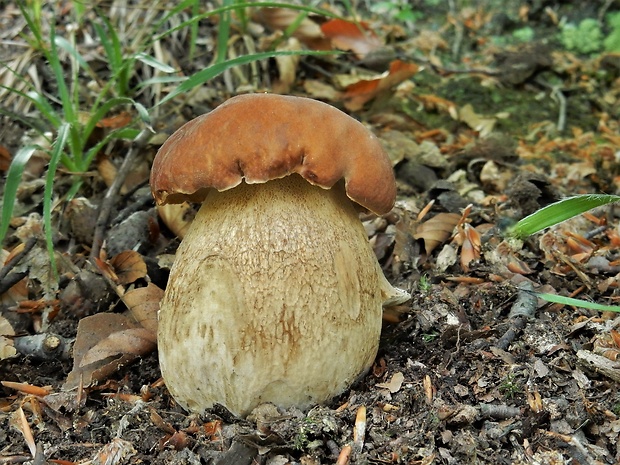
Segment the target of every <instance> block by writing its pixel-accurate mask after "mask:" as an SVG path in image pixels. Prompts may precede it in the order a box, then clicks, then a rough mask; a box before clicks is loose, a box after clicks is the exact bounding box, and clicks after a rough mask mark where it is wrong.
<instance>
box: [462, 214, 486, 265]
mask: <svg viewBox="0 0 620 465" xmlns="http://www.w3.org/2000/svg"><path fill="white" fill-rule="evenodd" d="M459 235H460V236H461V238H462V243H461V267H462V268H463V271H465V272H468V271H469V264H470V263H471V262H473V261H476V260H479V259H480V248H481V247H482V241H481V239H480V234H479V233H478V231H476V230H475V229H474V228H473V227H472V226H471V225H470V224H468V223H465V224H463V225H462V226H461V227H460V228H459Z"/></svg>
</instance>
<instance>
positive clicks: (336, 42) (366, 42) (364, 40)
mask: <svg viewBox="0 0 620 465" xmlns="http://www.w3.org/2000/svg"><path fill="white" fill-rule="evenodd" d="M321 31H322V32H323V34H324V35H325V37H327V38H328V39H329V40H330V41H331V43H332V45H333V46H334V47H335V48H338V49H340V50H350V51H352V52H353V53H355V55H356V56H357V57H358V58H363V57H364V56H366V55H368V54H369V53H371V52H373V51H375V50H378V49H379V48H381V46H382V45H383V44H382V43H381V40H380V39H379V38H378V37H377V35H376V34H375V33H374V32H373V31H372V30H371V29H370V27H369V26H368V24H367V23H365V22H360V23H354V22H352V21H346V20H344V19H339V18H336V19H332V20H330V21H327V22H325V23H323V24H321Z"/></svg>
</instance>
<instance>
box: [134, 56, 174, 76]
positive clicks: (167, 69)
mask: <svg viewBox="0 0 620 465" xmlns="http://www.w3.org/2000/svg"><path fill="white" fill-rule="evenodd" d="M136 59H137V60H139V61H141V62H142V63H144V64H146V65H148V66H150V67H151V68H155V69H157V70H159V71H161V72H162V73H174V72H176V69H174V68H173V67H172V66H170V65H167V64H166V63H162V62H161V61H159V60H158V59H157V58H154V57H152V56H150V55H147V54H146V53H144V52H139V53H137V54H136Z"/></svg>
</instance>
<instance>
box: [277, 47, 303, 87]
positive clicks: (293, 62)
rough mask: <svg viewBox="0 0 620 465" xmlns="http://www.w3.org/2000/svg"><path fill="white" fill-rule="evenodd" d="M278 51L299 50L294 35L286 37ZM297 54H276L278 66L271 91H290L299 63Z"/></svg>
mask: <svg viewBox="0 0 620 465" xmlns="http://www.w3.org/2000/svg"><path fill="white" fill-rule="evenodd" d="M277 50H278V51H282V50H284V51H298V50H301V44H300V43H299V40H297V39H296V38H294V37H291V38H289V39H288V41H287V42H286V44H285V45H281V46H279V47H278V49H277ZM299 59H300V56H299V55H282V56H276V57H275V61H276V66H277V67H278V76H279V77H278V79H277V80H276V81H274V83H273V86H272V87H273V88H272V92H274V93H276V94H287V93H289V92H290V90H291V87H292V85H293V84H294V82H295V78H296V76H297V66H298V64H299Z"/></svg>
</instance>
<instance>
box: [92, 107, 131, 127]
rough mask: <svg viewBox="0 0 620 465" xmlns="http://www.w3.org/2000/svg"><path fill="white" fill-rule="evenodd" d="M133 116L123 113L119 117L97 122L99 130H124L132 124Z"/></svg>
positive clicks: (115, 116)
mask: <svg viewBox="0 0 620 465" xmlns="http://www.w3.org/2000/svg"><path fill="white" fill-rule="evenodd" d="M131 118H132V117H131V114H130V113H128V112H126V111H122V112H120V113H119V114H118V115H114V116H110V117H108V118H103V119H102V120H99V121H98V122H97V127H98V128H109V129H118V128H124V127H125V126H127V125H129V123H131Z"/></svg>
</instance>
